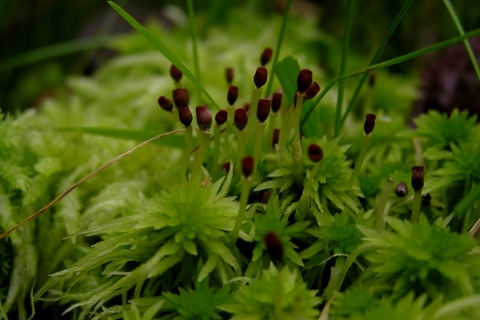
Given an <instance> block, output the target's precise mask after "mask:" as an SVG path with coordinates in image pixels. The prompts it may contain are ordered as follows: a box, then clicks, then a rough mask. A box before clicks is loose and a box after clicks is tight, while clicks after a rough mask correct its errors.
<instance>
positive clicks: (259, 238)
mask: <svg viewBox="0 0 480 320" xmlns="http://www.w3.org/2000/svg"><path fill="white" fill-rule="evenodd" d="M289 204H290V201H289V199H285V200H284V202H283V203H282V206H281V207H280V203H279V199H278V194H276V193H273V194H272V195H271V196H270V199H269V201H268V204H267V211H266V212H265V213H264V214H262V213H256V214H255V217H254V226H255V236H254V239H253V240H254V241H255V242H256V245H255V249H254V250H253V257H252V261H253V262H255V261H257V260H259V259H262V260H263V264H261V265H260V266H261V267H262V268H264V267H267V266H268V261H269V258H268V255H267V254H266V252H265V251H264V250H265V244H264V242H263V238H264V236H265V234H267V233H268V232H271V231H273V232H275V233H276V234H277V235H278V236H279V237H280V240H281V242H282V244H283V247H284V260H285V261H286V262H287V263H288V265H290V266H291V267H295V266H303V262H302V259H301V258H300V255H299V254H298V252H297V251H296V249H297V248H298V246H297V245H295V244H294V243H293V242H292V240H293V239H292V238H301V237H305V235H306V233H305V229H306V228H307V227H308V226H309V225H310V221H300V222H297V223H294V224H290V223H289V222H288V219H289V217H290V214H291V213H292V210H293V208H292V207H291V206H289ZM253 265H254V264H251V266H253ZM260 270H261V269H260ZM260 270H257V271H256V272H255V271H253V270H249V271H247V272H246V274H247V275H250V274H257V273H259V272H258V271H260Z"/></svg>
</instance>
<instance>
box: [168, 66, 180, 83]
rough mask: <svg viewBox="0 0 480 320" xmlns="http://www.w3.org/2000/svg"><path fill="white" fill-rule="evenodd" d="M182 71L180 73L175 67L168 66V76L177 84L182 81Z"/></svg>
mask: <svg viewBox="0 0 480 320" xmlns="http://www.w3.org/2000/svg"><path fill="white" fill-rule="evenodd" d="M182 75H183V73H182V71H180V70H179V69H178V68H177V67H176V66H175V65H173V64H172V65H171V66H170V76H171V77H172V79H173V81H175V82H179V81H180V79H182Z"/></svg>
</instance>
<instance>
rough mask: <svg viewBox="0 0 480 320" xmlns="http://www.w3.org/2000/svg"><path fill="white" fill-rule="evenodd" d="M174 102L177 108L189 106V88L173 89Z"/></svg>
mask: <svg viewBox="0 0 480 320" xmlns="http://www.w3.org/2000/svg"><path fill="white" fill-rule="evenodd" d="M172 95H173V103H175V106H176V107H177V108H179V109H180V108H182V107H188V103H189V102H190V96H189V94H188V90H187V89H175V90H173V91H172Z"/></svg>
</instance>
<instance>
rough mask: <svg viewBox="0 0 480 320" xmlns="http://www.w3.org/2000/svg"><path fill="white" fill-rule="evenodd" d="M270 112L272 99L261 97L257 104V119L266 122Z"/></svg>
mask: <svg viewBox="0 0 480 320" xmlns="http://www.w3.org/2000/svg"><path fill="white" fill-rule="evenodd" d="M269 114H270V100H268V99H260V100H258V105H257V119H258V121H260V122H261V123H264V122H265V120H267V118H268V115H269Z"/></svg>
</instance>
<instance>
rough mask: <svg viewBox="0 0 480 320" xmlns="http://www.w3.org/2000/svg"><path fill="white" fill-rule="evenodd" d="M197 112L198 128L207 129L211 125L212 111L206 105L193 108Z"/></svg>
mask: <svg viewBox="0 0 480 320" xmlns="http://www.w3.org/2000/svg"><path fill="white" fill-rule="evenodd" d="M195 111H196V113H197V124H198V127H199V128H200V130H202V131H209V130H210V127H211V126H212V113H211V112H210V110H209V109H208V107H207V106H206V105H203V106H199V107H197V108H195Z"/></svg>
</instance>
